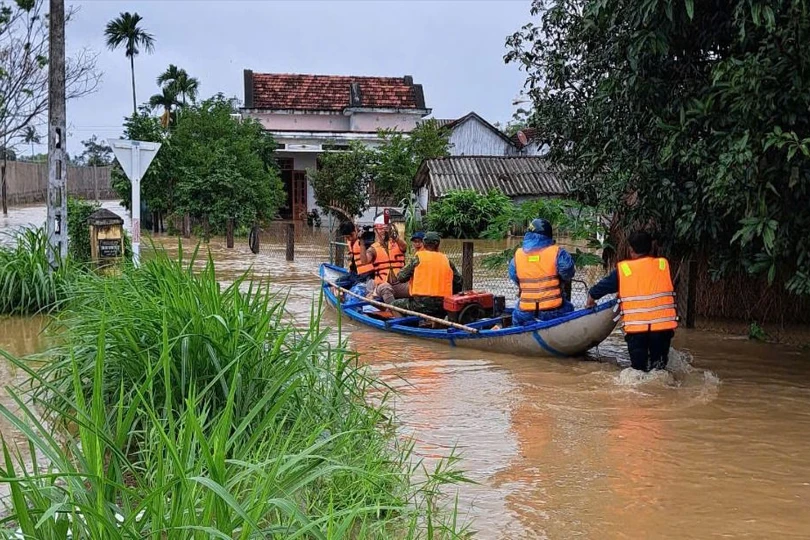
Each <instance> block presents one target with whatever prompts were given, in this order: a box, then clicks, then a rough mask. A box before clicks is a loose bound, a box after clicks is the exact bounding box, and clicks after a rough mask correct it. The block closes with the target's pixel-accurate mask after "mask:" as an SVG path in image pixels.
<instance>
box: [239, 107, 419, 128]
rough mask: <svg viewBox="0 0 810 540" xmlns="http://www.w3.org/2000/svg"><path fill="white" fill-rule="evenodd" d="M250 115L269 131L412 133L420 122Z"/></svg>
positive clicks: (408, 117) (367, 116) (409, 117)
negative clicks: (385, 131)
mask: <svg viewBox="0 0 810 540" xmlns="http://www.w3.org/2000/svg"><path fill="white" fill-rule="evenodd" d="M248 114H249V116H251V117H253V118H256V119H258V120H259V122H261V124H262V126H263V127H264V129H267V130H270V131H275V130H279V131H344V132H348V131H355V132H375V131H377V130H378V129H395V130H397V131H411V130H413V128H415V127H416V122H417V120H418V119H419V116H418V115H414V114H394V113H352V114H351V116H346V115H344V114H340V113H331V114H330V113H326V114H280V113H269V112H268V113H265V112H251V113H248Z"/></svg>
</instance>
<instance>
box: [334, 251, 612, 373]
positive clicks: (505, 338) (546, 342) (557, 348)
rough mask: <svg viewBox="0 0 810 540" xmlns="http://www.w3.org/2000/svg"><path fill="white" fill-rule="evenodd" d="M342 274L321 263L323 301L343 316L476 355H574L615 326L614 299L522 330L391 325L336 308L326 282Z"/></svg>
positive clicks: (357, 305) (354, 308)
mask: <svg viewBox="0 0 810 540" xmlns="http://www.w3.org/2000/svg"><path fill="white" fill-rule="evenodd" d="M345 273H346V271H345V270H344V269H342V268H339V267H335V266H332V265H328V264H324V265H321V269H320V275H321V279H322V288H323V292H324V296H325V297H326V300H327V302H328V303H329V304H330V305H331V306H332V307H334V308H336V309H338V310H339V311H340V312H342V313H343V314H345V315H346V316H347V317H349V318H350V319H352V320H353V321H356V322H358V323H360V324H363V325H365V326H371V327H373V328H377V329H379V330H382V331H386V332H393V333H397V334H403V335H409V336H412V337H416V338H419V339H423V340H428V341H433V342H437V343H442V344H445V345H449V346H451V347H463V348H469V349H476V350H481V351H489V352H496V353H505V354H514V355H519V356H537V357H543V356H545V357H576V356H581V355H583V354H584V353H585V352H587V351H588V350H589V349H591V348H593V347H595V346H596V345H598V344H599V343H601V342H602V341H604V340H605V339H606V338H607V337H608V336H609V335H610V333H611V332H612V331H613V329H614V328H615V327H616V322H615V321H614V320H613V319H614V317H615V313H614V310H613V308H614V307H615V304H616V302H615V300H611V301H609V302H605V303H603V304H600V305H599V306H597V307H595V308H589V309H580V310H577V311H574V312H572V313H569V314H566V315H565V316H563V317H561V318H559V319H554V320H551V321H538V322H536V323H534V324H532V325H527V326H512V327H507V328H502V329H497V330H491V329H481V330H479V331H478V332H477V333H471V332H467V331H464V330H459V329H455V328H449V329H427V328H419V327H415V326H409V325H404V324H396V323H394V324H391V323H387V322H385V321H382V320H379V319H375V318H374V317H371V316H369V315H368V314H367V313H365V312H364V311H363V310H364V309H366V310H368V309H373V308H370V307H367V306H364V305H363V304H362V302H354V301H353V302H346V303H345V304H341V302H340V301H339V300H338V298H337V296H336V295H335V293H334V291H333V289H332V287H331V286H329V284H328V282H329V281H332V282H333V281H334V280H335V279H337V278H339V277H341V276H342V275H345Z"/></svg>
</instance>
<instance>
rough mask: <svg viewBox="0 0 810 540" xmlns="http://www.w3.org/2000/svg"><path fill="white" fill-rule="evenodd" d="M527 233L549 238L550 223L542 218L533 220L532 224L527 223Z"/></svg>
mask: <svg viewBox="0 0 810 540" xmlns="http://www.w3.org/2000/svg"><path fill="white" fill-rule="evenodd" d="M528 231H529V232H533V233H538V234H542V235H543V236H545V237H547V238H551V237H552V235H553V231H552V229H551V223H549V222H548V220H545V219H543V218H537V219H533V220H532V222H531V223H529V227H528Z"/></svg>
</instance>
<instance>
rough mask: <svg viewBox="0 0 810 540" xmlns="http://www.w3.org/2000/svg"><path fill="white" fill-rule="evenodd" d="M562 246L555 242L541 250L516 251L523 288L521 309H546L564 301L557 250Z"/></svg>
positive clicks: (518, 274) (520, 281)
mask: <svg viewBox="0 0 810 540" xmlns="http://www.w3.org/2000/svg"><path fill="white" fill-rule="evenodd" d="M559 251H560V246H558V245H556V244H552V245H550V246H548V247H546V248H543V249H542V250H540V251H539V252H532V253H526V252H525V251H523V248H518V250H517V251H516V252H515V272H516V273H517V278H518V287H519V289H520V292H519V294H520V302H519V303H518V309H520V310H521V311H535V312H537V311H545V310H549V309H556V308H558V307H560V306H562V304H563V297H562V287H561V286H560V276H559V275H558V274H557V253H559Z"/></svg>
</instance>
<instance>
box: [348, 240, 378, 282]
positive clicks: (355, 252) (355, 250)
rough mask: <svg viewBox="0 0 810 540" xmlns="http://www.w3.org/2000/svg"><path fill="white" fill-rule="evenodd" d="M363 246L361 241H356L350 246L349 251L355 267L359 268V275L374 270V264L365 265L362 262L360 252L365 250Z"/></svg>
mask: <svg viewBox="0 0 810 540" xmlns="http://www.w3.org/2000/svg"><path fill="white" fill-rule="evenodd" d="M361 244H362V242H361V241H360V240H355V241H354V243H353V244H350V245H349V251H350V253H351V254H352V261H353V262H354V266H355V267H356V268H357V274H358V275H363V274H367V273H368V272H371V271H372V270H374V265H373V264H371V263H366V264H363V262H362V261H361V260H360V250H361V249H364V248H363V247H362V245H361Z"/></svg>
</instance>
